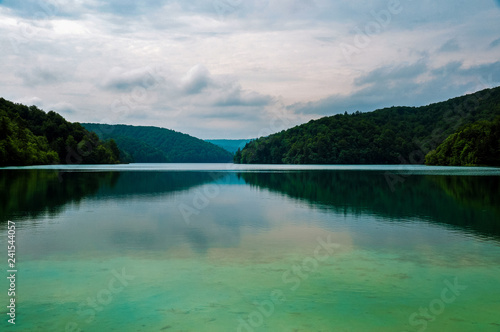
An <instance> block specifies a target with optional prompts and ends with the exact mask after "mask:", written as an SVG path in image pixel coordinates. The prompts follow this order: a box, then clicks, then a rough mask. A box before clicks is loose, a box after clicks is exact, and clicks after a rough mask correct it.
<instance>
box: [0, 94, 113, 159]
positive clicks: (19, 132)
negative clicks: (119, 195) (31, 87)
mask: <svg viewBox="0 0 500 332" xmlns="http://www.w3.org/2000/svg"><path fill="white" fill-rule="evenodd" d="M120 161H121V160H120V151H119V149H118V146H117V145H116V143H115V142H114V141H113V140H108V141H106V142H104V141H101V140H100V139H99V137H97V135H96V134H95V133H93V132H90V131H88V130H86V129H85V128H84V127H82V126H81V125H80V124H79V123H71V122H68V121H66V120H65V119H64V118H63V117H62V116H61V115H60V114H58V113H56V112H54V111H49V112H48V113H46V112H44V111H43V110H41V109H39V108H38V107H36V106H29V107H28V106H26V105H22V104H17V103H13V102H11V101H8V100H5V99H4V98H0V166H25V165H45V164H115V163H119V162H120Z"/></svg>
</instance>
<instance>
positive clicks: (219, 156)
mask: <svg viewBox="0 0 500 332" xmlns="http://www.w3.org/2000/svg"><path fill="white" fill-rule="evenodd" d="M82 125H83V126H84V127H85V128H87V129H88V130H92V131H95V132H96V133H97V134H98V135H99V136H100V137H101V139H114V140H115V141H116V144H117V145H118V148H119V149H120V150H122V151H123V152H124V153H125V154H128V155H129V157H130V158H131V160H130V161H133V162H136V163H164V162H172V163H217V162H230V161H231V160H232V158H233V155H232V154H231V153H230V152H228V151H226V150H224V149H223V148H221V147H219V146H216V145H214V144H212V143H208V142H205V141H203V140H201V139H198V138H195V137H192V136H189V135H186V134H182V133H179V132H176V131H173V130H169V129H164V128H158V127H144V126H128V125H105V124H96V123H84V124H82Z"/></svg>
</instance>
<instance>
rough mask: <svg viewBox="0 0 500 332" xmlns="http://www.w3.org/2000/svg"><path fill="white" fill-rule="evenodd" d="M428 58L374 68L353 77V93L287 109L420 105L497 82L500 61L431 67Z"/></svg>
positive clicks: (306, 110) (324, 110) (317, 111)
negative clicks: (411, 62) (465, 66)
mask: <svg viewBox="0 0 500 332" xmlns="http://www.w3.org/2000/svg"><path fill="white" fill-rule="evenodd" d="M428 62H429V60H421V61H419V62H417V63H414V64H407V65H404V66H401V65H400V66H392V67H391V66H387V67H384V68H379V69H375V70H373V71H372V72H370V73H368V74H366V75H363V76H360V77H358V78H357V79H355V80H354V81H355V82H356V85H357V86H358V87H360V89H359V90H357V91H356V92H354V93H351V94H348V95H340V94H335V95H331V96H329V97H327V98H324V99H321V100H318V101H314V102H308V103H296V104H293V105H290V106H289V107H288V109H289V110H291V111H293V112H295V113H299V114H315V115H320V116H324V115H333V114H338V113H344V112H346V111H347V112H354V111H358V110H359V111H373V110H375V109H378V108H383V107H389V106H422V105H427V104H431V103H433V102H439V101H443V100H447V99H449V98H453V97H457V96H460V95H462V94H464V93H466V92H475V91H478V90H482V89H485V88H491V87H495V86H498V85H500V62H493V63H486V64H481V65H476V66H471V67H468V68H463V63H462V62H456V61H454V62H450V63H448V64H446V65H444V66H441V67H438V68H430V66H429V64H428Z"/></svg>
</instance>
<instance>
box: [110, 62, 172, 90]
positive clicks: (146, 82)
mask: <svg viewBox="0 0 500 332" xmlns="http://www.w3.org/2000/svg"><path fill="white" fill-rule="evenodd" d="M163 80H164V77H162V74H161V69H159V68H154V67H150V66H146V67H142V68H138V69H133V70H126V69H123V68H118V67H115V68H113V69H111V71H110V72H109V74H108V75H107V76H106V77H105V79H104V81H103V82H102V83H101V86H102V87H104V88H105V89H109V90H115V91H125V92H126V91H132V90H133V89H134V88H137V87H141V88H145V89H146V88H152V87H154V86H157V85H158V84H159V83H160V82H161V81H163Z"/></svg>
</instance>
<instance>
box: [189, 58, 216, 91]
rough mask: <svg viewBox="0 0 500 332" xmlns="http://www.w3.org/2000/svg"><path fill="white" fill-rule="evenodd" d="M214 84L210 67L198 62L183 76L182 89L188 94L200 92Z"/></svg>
mask: <svg viewBox="0 0 500 332" xmlns="http://www.w3.org/2000/svg"><path fill="white" fill-rule="evenodd" d="M210 84H213V82H212V79H211V78H210V73H209V72H208V69H207V68H206V67H205V66H203V65H201V64H198V65H196V66H194V67H193V68H191V69H190V70H189V71H188V72H187V74H186V75H185V76H184V77H183V78H182V90H183V91H185V92H186V93H187V94H196V93H200V92H201V90H203V89H204V88H206V87H207V86H209V85H210Z"/></svg>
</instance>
